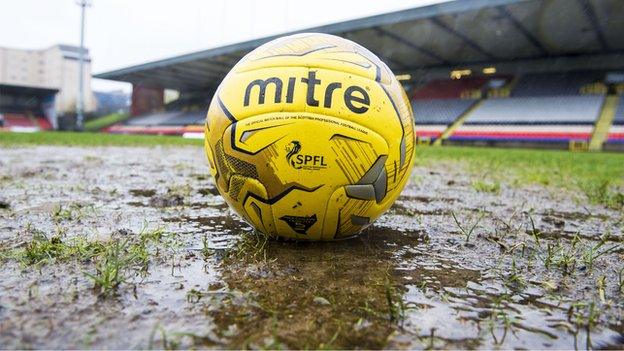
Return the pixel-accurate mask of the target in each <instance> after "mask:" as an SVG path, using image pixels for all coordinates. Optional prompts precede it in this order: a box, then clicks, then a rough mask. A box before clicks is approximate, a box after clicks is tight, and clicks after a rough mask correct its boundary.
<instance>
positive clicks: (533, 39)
mask: <svg viewBox="0 0 624 351" xmlns="http://www.w3.org/2000/svg"><path fill="white" fill-rule="evenodd" d="M496 9H497V10H498V13H499V14H500V15H501V16H503V17H505V18H506V19H507V20H509V22H511V24H513V26H514V28H516V30H518V32H520V33H522V35H524V37H525V38H526V39H527V40H528V41H529V42H530V43H531V44H532V45H533V46H535V48H536V49H537V50H539V52H540V53H541V54H542V55H548V54H549V53H548V50H546V48H545V47H544V45H542V42H540V41H539V39H537V37H536V36H534V35H533V33H531V32H529V30H528V29H527V28H526V27H525V26H524V25H523V24H522V23H521V22H520V21H518V19H517V18H515V17H514V16H513V15H512V14H511V12H509V10H507V8H506V7H505V6H498V7H497V8H496Z"/></svg>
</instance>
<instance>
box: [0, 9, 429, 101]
mask: <svg viewBox="0 0 624 351" xmlns="http://www.w3.org/2000/svg"><path fill="white" fill-rule="evenodd" d="M437 2H441V0H368V1H365V0H303V1H302V0H291V1H288V0H257V1H254V0H92V6H91V7H90V8H88V10H87V17H86V21H87V23H86V35H85V46H86V47H87V48H89V49H90V51H91V57H92V63H93V65H92V73H100V72H104V71H108V70H112V69H116V68H123V67H127V66H130V65H135V64H140V63H145V62H149V61H153V60H157V59H162V58H167V57H171V56H175V55H179V54H184V53H188V52H193V51H198V50H204V49H208V48H212V47H217V46H221V45H223V44H229V43H235V42H239V41H243V40H249V39H253V38H260V37H264V36H267V35H271V34H278V33H282V32H288V31H291V30H295V29H302V28H307V27H312V26H317V25H321V24H328V23H333V22H338V21H342V20H346V19H352V18H358V17H363V16H369V15H374V14H379V13H383V12H391V11H396V10H400V9H405V8H410V7H417V6H424V5H428V4H432V3H437ZM79 24H80V11H79V7H78V6H77V5H76V4H75V0H0V46H7V47H15V48H26V49H40V48H45V47H48V46H52V45H54V44H56V43H64V44H73V45H78V43H79ZM93 88H94V89H95V90H111V89H116V88H124V90H129V85H126V84H119V83H114V82H110V81H103V80H97V79H94V80H93Z"/></svg>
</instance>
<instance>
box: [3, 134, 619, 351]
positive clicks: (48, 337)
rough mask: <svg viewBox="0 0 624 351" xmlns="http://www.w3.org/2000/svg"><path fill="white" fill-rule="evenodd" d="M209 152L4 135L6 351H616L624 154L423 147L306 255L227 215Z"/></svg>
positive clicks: (148, 141)
mask: <svg viewBox="0 0 624 351" xmlns="http://www.w3.org/2000/svg"><path fill="white" fill-rule="evenodd" d="M50 144H54V145H50ZM202 147H203V145H202V142H201V141H196V140H186V139H182V138H175V137H141V136H117V135H104V134H87V133H85V134H75V133H36V134H21V135H20V134H7V133H2V134H0V166H1V167H0V345H3V346H4V347H6V348H85V347H90V348H148V347H149V348H151V347H153V348H183V347H213V348H242V347H250V348H261V347H264V348H279V347H283V348H333V349H337V348H356V347H357V348H382V347H386V348H427V347H434V348H473V347H484V348H493V347H501V348H516V347H518V348H520V347H522V348H545V347H556V348H573V347H578V348H587V347H593V348H598V347H609V346H612V347H616V348H617V347H620V348H621V347H622V344H623V342H624V340H623V338H622V333H624V326H623V321H622V315H624V302H623V301H624V263H623V262H624V260H623V255H624V233H623V229H624V228H623V227H624V215H623V213H624V211H623V210H622V206H623V205H624V195H623V193H624V166H623V165H624V155H621V154H610V153H570V152H560V151H544V150H515V149H488V148H448V147H440V148H434V147H430V148H419V149H417V154H416V155H417V156H416V165H415V169H414V172H413V174H412V179H411V180H410V182H409V184H408V186H407V187H406V189H405V190H404V191H403V193H402V194H401V196H400V198H399V199H398V201H397V202H396V203H395V205H394V206H393V207H392V209H391V210H390V211H389V212H388V213H386V214H385V215H383V216H382V217H381V218H380V219H379V220H378V221H376V222H375V223H374V224H373V226H371V227H370V228H369V229H368V230H367V231H366V232H365V234H364V235H363V236H361V237H358V238H356V239H352V240H345V241H339V242H335V243H309V244H306V243H293V242H285V241H274V240H270V239H267V238H265V237H263V236H262V235H260V234H257V233H253V232H252V231H251V228H250V227H249V226H248V225H247V224H245V223H243V222H241V221H240V220H239V219H238V218H237V217H236V216H235V215H234V214H232V213H230V212H229V210H228V207H227V205H226V204H225V203H224V202H223V200H222V198H221V197H220V196H219V195H218V193H217V191H216V189H215V186H214V183H213V180H212V179H211V178H210V176H209V171H208V165H207V162H206V160H205V156H204V153H203V150H202Z"/></svg>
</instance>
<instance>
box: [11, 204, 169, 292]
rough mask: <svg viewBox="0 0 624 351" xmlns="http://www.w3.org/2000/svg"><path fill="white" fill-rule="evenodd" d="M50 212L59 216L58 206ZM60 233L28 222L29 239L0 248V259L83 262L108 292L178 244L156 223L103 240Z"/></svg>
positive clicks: (90, 275) (23, 262)
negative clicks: (42, 228)
mask: <svg viewBox="0 0 624 351" xmlns="http://www.w3.org/2000/svg"><path fill="white" fill-rule="evenodd" d="M53 213H54V214H56V217H58V216H60V215H58V209H55V210H54V212H53ZM56 217H55V218H56ZM63 218H64V219H65V216H63ZM70 218H73V217H71V216H70ZM58 232H60V234H59V233H58ZM63 233H64V231H63V230H60V231H59V230H57V233H56V234H53V235H48V234H46V233H45V232H43V231H41V230H39V229H36V228H34V227H33V226H32V225H30V224H29V225H27V226H26V228H25V229H24V235H27V236H30V237H31V239H30V240H28V241H27V242H25V243H23V244H22V245H20V246H18V247H15V248H0V262H1V261H6V260H14V261H17V262H19V263H20V264H21V265H22V266H24V267H34V268H38V267H41V266H43V265H48V264H64V263H70V262H72V261H73V262H78V263H81V264H86V265H87V266H86V267H87V268H86V270H85V272H84V275H85V276H86V277H87V278H89V279H90V280H91V281H92V282H93V284H94V290H95V291H96V292H97V293H98V294H100V295H102V296H110V295H111V294H112V293H114V292H115V291H116V289H117V288H118V287H119V286H120V285H121V284H123V283H125V282H127V281H128V279H130V278H131V277H134V276H136V275H146V274H147V272H148V267H149V263H150V261H152V260H155V259H156V258H158V257H161V256H162V255H163V253H162V251H165V250H169V251H170V252H168V253H167V254H168V255H171V251H175V249H176V247H179V246H180V242H179V238H178V235H177V234H175V233H170V232H166V231H165V230H164V229H163V228H160V227H159V228H155V229H148V227H147V224H144V226H143V228H142V229H141V231H140V232H139V233H137V234H135V233H132V232H131V231H128V230H125V229H121V230H118V231H116V232H114V233H112V235H111V237H110V238H109V239H107V240H104V241H94V240H88V239H87V238H86V237H84V236H79V237H73V238H65V237H64V234H63ZM89 266H91V267H92V268H91V267H89Z"/></svg>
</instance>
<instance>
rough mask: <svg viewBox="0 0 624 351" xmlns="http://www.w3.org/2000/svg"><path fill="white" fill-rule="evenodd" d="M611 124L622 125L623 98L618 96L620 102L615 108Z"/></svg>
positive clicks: (623, 121) (623, 114)
mask: <svg viewBox="0 0 624 351" xmlns="http://www.w3.org/2000/svg"><path fill="white" fill-rule="evenodd" d="M613 125H624V98H622V97H620V102H619V103H618V105H617V108H616V109H615V118H614V119H613Z"/></svg>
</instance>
